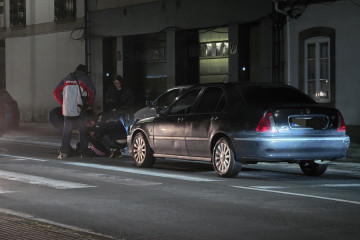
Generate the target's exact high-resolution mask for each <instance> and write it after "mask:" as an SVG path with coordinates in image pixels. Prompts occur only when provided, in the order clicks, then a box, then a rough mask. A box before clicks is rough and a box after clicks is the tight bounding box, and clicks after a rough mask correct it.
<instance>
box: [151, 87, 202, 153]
mask: <svg viewBox="0 0 360 240" xmlns="http://www.w3.org/2000/svg"><path fill="white" fill-rule="evenodd" d="M200 90H201V88H196V89H193V90H191V91H189V92H187V93H186V94H184V95H182V96H180V97H179V99H178V100H177V101H176V102H174V104H172V105H171V106H169V108H168V109H167V111H166V113H165V114H160V116H159V117H158V118H157V119H156V120H155V122H154V146H155V153H156V154H166V155H178V156H187V151H186V146H185V125H186V116H187V114H188V113H189V112H190V111H191V108H192V106H193V104H194V102H195V99H196V98H197V96H198V94H199V92H200Z"/></svg>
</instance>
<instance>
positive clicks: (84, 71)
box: [75, 64, 88, 73]
mask: <svg viewBox="0 0 360 240" xmlns="http://www.w3.org/2000/svg"><path fill="white" fill-rule="evenodd" d="M75 70H76V71H80V72H83V73H87V71H88V70H87V67H86V66H85V65H84V64H79V65H78V66H77V67H76V69H75Z"/></svg>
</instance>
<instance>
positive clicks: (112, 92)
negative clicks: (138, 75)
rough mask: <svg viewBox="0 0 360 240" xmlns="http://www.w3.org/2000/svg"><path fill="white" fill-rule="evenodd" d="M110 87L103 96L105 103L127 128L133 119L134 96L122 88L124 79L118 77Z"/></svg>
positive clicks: (124, 87) (127, 89)
mask: <svg viewBox="0 0 360 240" xmlns="http://www.w3.org/2000/svg"><path fill="white" fill-rule="evenodd" d="M113 83H114V86H112V87H111V88H110V89H109V90H108V91H107V93H106V95H105V103H106V104H107V105H108V106H109V107H110V108H111V109H112V110H113V112H115V113H116V115H117V116H119V117H121V118H122V119H123V121H124V125H125V127H128V126H129V125H130V124H131V122H132V118H133V113H132V111H133V108H132V107H133V104H134V95H133V93H132V91H131V90H130V89H129V88H127V87H126V86H124V79H123V77H121V76H120V75H117V76H116V77H115V78H114V81H113Z"/></svg>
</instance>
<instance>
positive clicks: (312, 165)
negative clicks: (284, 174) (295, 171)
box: [299, 161, 327, 176]
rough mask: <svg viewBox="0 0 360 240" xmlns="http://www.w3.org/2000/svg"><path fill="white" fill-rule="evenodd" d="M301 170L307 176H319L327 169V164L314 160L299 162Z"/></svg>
mask: <svg viewBox="0 0 360 240" xmlns="http://www.w3.org/2000/svg"><path fill="white" fill-rule="evenodd" d="M299 165H300V168H301V171H302V172H303V173H304V174H305V175H308V176H320V175H321V174H323V173H324V172H325V171H326V169H327V164H318V163H316V162H314V161H304V162H300V163H299Z"/></svg>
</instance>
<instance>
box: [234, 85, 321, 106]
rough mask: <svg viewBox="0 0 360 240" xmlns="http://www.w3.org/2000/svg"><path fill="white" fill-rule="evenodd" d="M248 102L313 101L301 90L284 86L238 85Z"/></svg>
mask: <svg viewBox="0 0 360 240" xmlns="http://www.w3.org/2000/svg"><path fill="white" fill-rule="evenodd" d="M238 90H239V91H240V93H241V95H242V96H243V97H244V99H245V101H246V102H247V103H248V104H258V103H315V101H314V100H313V99H312V98H310V97H309V96H307V95H306V94H304V93H303V92H301V91H299V90H297V89H293V88H290V87H286V86H276V87H274V86H238Z"/></svg>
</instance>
